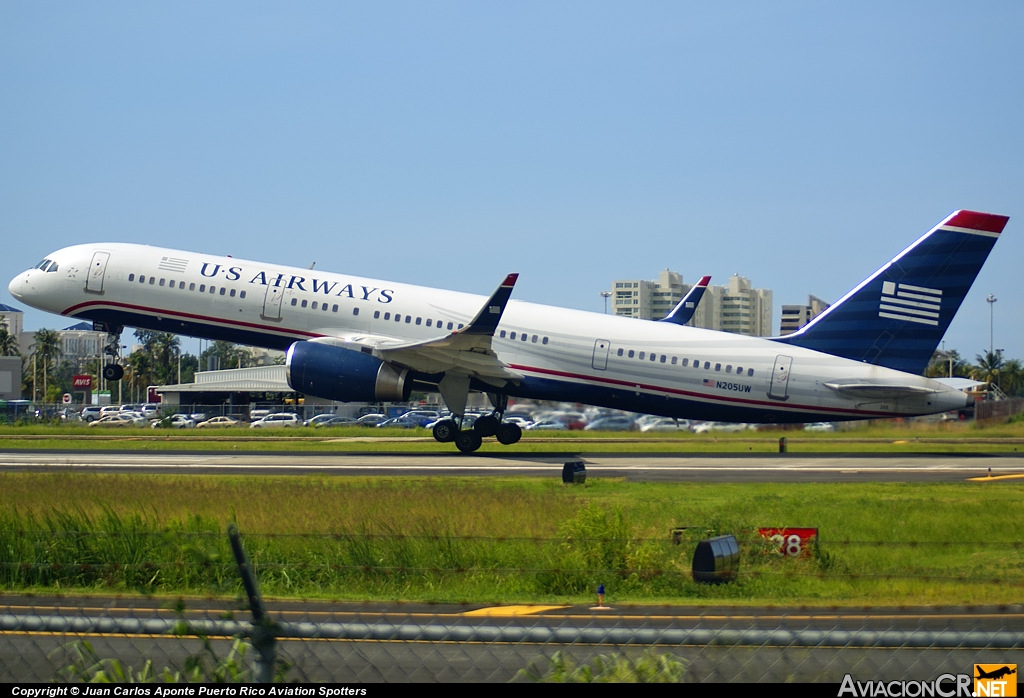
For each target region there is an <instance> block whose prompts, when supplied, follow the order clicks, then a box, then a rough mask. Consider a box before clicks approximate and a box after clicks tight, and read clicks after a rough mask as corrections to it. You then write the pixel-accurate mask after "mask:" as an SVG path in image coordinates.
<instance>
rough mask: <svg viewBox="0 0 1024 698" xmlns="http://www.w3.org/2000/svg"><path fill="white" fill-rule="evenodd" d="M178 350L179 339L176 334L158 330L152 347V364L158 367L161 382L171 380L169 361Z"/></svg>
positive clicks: (176, 354) (179, 348) (175, 355)
mask: <svg viewBox="0 0 1024 698" xmlns="http://www.w3.org/2000/svg"><path fill="white" fill-rule="evenodd" d="M180 350H181V340H179V339H178V336H177V335H175V334H171V333H170V332H160V333H158V334H157V336H156V337H155V339H154V342H153V349H152V355H153V364H154V365H155V366H158V367H159V368H160V371H159V374H160V375H159V376H158V378H159V379H160V382H161V383H170V382H171V361H173V360H174V359H175V358H176V357H177V356H178V352H179V351H180ZM175 382H177V381H175Z"/></svg>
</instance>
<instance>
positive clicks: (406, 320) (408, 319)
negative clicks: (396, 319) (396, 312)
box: [405, 315, 412, 325]
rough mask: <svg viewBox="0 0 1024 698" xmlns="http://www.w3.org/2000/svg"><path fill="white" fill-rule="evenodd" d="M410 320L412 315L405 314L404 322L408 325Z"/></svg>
mask: <svg viewBox="0 0 1024 698" xmlns="http://www.w3.org/2000/svg"><path fill="white" fill-rule="evenodd" d="M410 322H412V315H406V316H405V324H406V325H408V324H409V323H410Z"/></svg>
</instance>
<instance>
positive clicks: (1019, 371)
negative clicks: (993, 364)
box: [999, 359, 1024, 395]
mask: <svg viewBox="0 0 1024 698" xmlns="http://www.w3.org/2000/svg"><path fill="white" fill-rule="evenodd" d="M999 379H1000V380H1001V381H1002V385H1001V386H1000V387H1001V388H1002V389H1003V392H1004V393H1006V394H1007V395H1020V394H1021V393H1022V392H1024V363H1022V362H1021V360H1020V359H1008V360H1007V361H1006V363H1004V364H1003V367H1002V368H1001V369H1000V372H999Z"/></svg>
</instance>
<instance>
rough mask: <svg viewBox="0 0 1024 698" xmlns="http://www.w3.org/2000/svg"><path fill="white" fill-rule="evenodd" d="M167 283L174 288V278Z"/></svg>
mask: <svg viewBox="0 0 1024 698" xmlns="http://www.w3.org/2000/svg"><path fill="white" fill-rule="evenodd" d="M167 285H168V286H170V287H171V288H174V279H171V280H170V281H168V282H167Z"/></svg>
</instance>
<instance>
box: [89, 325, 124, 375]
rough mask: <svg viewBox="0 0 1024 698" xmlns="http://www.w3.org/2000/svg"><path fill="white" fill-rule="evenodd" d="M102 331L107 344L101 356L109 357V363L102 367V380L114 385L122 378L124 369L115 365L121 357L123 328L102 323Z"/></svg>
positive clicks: (119, 365)
mask: <svg viewBox="0 0 1024 698" xmlns="http://www.w3.org/2000/svg"><path fill="white" fill-rule="evenodd" d="M94 327H95V326H94ZM102 329H103V330H105V331H106V333H107V343H106V345H105V346H104V347H103V354H104V355H105V356H109V357H110V360H111V363H109V364H106V365H105V366H104V367H103V380H105V381H111V382H115V383H116V382H117V381H119V380H121V379H122V378H124V367H123V366H121V364H119V363H117V360H118V358H120V355H121V332H123V331H124V327H122V326H121V325H108V324H106V323H103V325H102Z"/></svg>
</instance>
